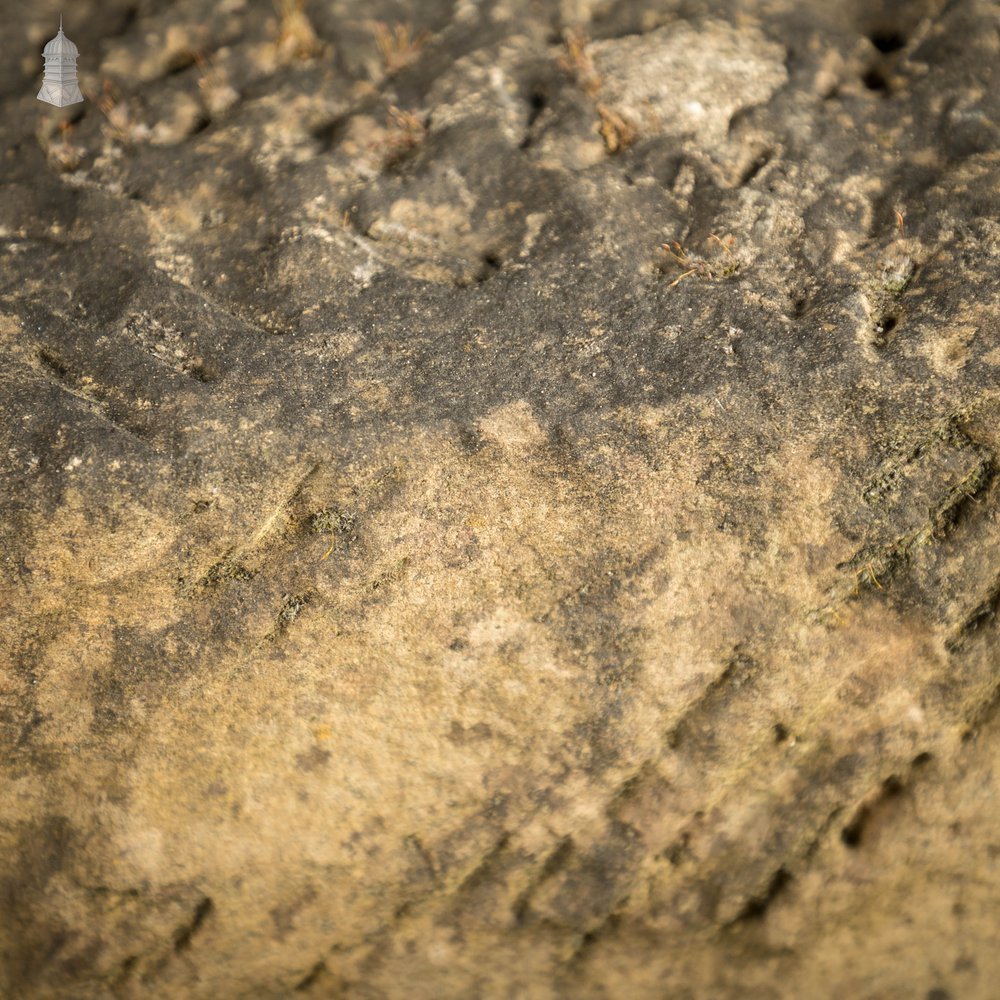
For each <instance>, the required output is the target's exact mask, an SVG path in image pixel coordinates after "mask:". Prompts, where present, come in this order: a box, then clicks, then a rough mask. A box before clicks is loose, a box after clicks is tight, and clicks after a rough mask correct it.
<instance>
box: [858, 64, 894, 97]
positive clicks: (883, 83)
mask: <svg viewBox="0 0 1000 1000" xmlns="http://www.w3.org/2000/svg"><path fill="white" fill-rule="evenodd" d="M861 82H862V83H863V84H864V85H865V86H866V87H867V88H868V89H869V90H871V91H874V92H875V93H881V94H887V93H888V92H889V81H888V80H887V79H886V78H885V74H884V73H883V72H882V71H881V70H880V69H879V68H878V67H877V66H873V67H872V68H871V69H870V70H868V72H867V73H865V75H864V76H862V77H861Z"/></svg>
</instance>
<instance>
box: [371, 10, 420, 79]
mask: <svg viewBox="0 0 1000 1000" xmlns="http://www.w3.org/2000/svg"><path fill="white" fill-rule="evenodd" d="M370 26H371V31H372V34H373V35H374V36H375V44H376V45H377V46H378V50H379V53H380V55H381V56H382V64H383V65H384V66H385V71H386V73H387V74H388V75H390V76H391V75H392V74H393V73H396V72H398V71H399V70H401V69H402V68H403V67H404V66H409V64H410V63H411V62H413V60H414V59H416V57H417V56H418V55H419V53H420V50H421V49H422V48H423V47H424V46H425V45H426V44H427V41H428V39H429V38H430V37H431V35H430V32H429V31H428V30H427V29H426V28H421V29H420V31H418V32H417V33H416V34H414V33H413V29H412V28H411V27H410V25H408V24H401V23H399V22H397V23H396V24H395V25H393V26H391V27H390V26H389V25H388V24H386V23H385V21H372V22H370Z"/></svg>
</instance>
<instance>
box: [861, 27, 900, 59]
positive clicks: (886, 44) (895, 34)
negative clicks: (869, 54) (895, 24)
mask: <svg viewBox="0 0 1000 1000" xmlns="http://www.w3.org/2000/svg"><path fill="white" fill-rule="evenodd" d="M868 40H869V41H870V42H871V43H872V45H874V46H875V48H877V49H878V50H879V52H884V53H889V52H898V51H899V50H900V49H901V48H903V47H904V46H905V45H906V35H904V34H903V33H902V32H901V31H897V30H895V29H894V28H883V29H878V30H876V31H873V32H872V33H871V34H870V35H869V36H868Z"/></svg>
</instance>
